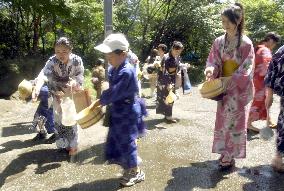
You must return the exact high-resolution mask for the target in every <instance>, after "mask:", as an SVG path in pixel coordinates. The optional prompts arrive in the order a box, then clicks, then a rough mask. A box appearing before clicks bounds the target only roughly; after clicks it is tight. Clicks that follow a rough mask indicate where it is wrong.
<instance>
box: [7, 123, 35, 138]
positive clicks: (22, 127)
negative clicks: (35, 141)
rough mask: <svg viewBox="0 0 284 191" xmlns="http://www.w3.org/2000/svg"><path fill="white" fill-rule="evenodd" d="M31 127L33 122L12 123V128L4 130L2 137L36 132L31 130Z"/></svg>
mask: <svg viewBox="0 0 284 191" xmlns="http://www.w3.org/2000/svg"><path fill="white" fill-rule="evenodd" d="M31 125H32V122H23V123H11V126H9V127H3V128H2V137H10V136H16V135H25V134H30V133H33V132H34V131H33V130H32V129H31V128H30V127H31Z"/></svg>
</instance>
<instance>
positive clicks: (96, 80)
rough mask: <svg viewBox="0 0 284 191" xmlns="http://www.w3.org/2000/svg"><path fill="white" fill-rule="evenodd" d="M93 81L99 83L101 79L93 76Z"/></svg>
mask: <svg viewBox="0 0 284 191" xmlns="http://www.w3.org/2000/svg"><path fill="white" fill-rule="evenodd" d="M91 82H92V83H93V84H97V83H98V82H99V79H98V78H96V77H93V78H92V79H91Z"/></svg>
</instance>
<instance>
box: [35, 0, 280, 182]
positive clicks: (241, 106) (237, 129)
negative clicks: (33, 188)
mask: <svg viewBox="0 0 284 191" xmlns="http://www.w3.org/2000/svg"><path fill="white" fill-rule="evenodd" d="M221 20H222V25H223V28H224V30H225V34H224V35H222V36H220V37H218V38H216V39H215V41H214V42H213V45H212V48H211V50H210V53H209V56H208V59H207V62H206V68H205V71H204V74H205V76H206V80H208V81H210V80H214V79H217V78H220V77H223V76H228V77H229V83H228V86H227V88H226V92H225V94H224V95H223V96H222V97H221V98H220V99H219V101H218V103H217V112H216V121H215V129H214V138H213V146H212V152H213V153H218V154H220V158H219V167H220V169H221V170H226V169H230V168H232V167H233V166H234V165H235V159H236V158H245V157H246V142H247V130H252V131H255V132H258V131H259V129H258V128H256V127H254V126H253V125H252V122H254V121H256V120H267V121H268V122H269V125H270V127H271V128H277V143H276V147H277V152H276V155H275V158H274V159H273V162H272V166H273V168H274V169H275V170H276V171H279V172H284V166H283V161H282V156H283V154H284V122H283V121H284V120H283V119H284V114H283V112H284V100H283V96H284V95H283V94H284V93H283V92H284V91H283V90H284V89H283V88H284V86H283V84H284V83H283V82H282V76H283V75H282V72H283V69H282V67H283V66H282V65H283V61H284V46H282V47H281V48H280V49H279V50H278V51H277V52H276V53H275V54H274V55H273V56H272V51H273V49H274V48H275V47H276V45H277V43H279V42H280V37H279V35H277V34H275V33H273V32H269V33H267V35H266V36H265V37H264V39H263V40H262V41H261V42H260V43H259V44H258V45H257V46H256V47H255V48H254V46H253V44H252V41H251V40H250V39H249V37H248V36H246V35H245V34H244V24H245V21H244V10H243V7H242V5H241V4H239V3H235V4H233V5H231V6H228V7H227V8H225V9H224V10H223V11H222V13H221ZM129 48H130V45H129V42H128V40H127V38H126V37H125V35H123V34H121V33H114V34H110V35H109V36H107V37H106V38H105V40H104V41H103V43H102V44H100V45H98V46H96V47H95V50H98V51H100V52H102V53H103V54H104V56H105V59H106V60H104V59H99V60H98V61H97V63H96V67H95V68H94V69H93V73H92V83H93V85H94V89H95V90H96V92H97V99H96V101H95V102H94V103H93V104H92V106H93V107H94V108H95V107H98V106H108V107H109V116H108V117H109V119H108V120H109V132H108V135H107V139H106V148H105V157H106V160H108V161H110V162H111V163H115V164H118V165H120V166H121V167H122V168H123V170H124V173H123V176H122V178H121V181H120V183H121V184H122V185H124V186H132V185H134V184H136V183H138V182H141V181H143V180H144V179H145V173H144V172H143V171H142V170H141V169H140V168H139V164H140V162H141V158H140V157H139V156H138V150H137V139H138V138H139V137H140V136H143V134H144V133H145V129H146V126H145V123H144V120H143V118H144V116H146V115H147V111H146V109H145V108H146V107H145V102H144V101H143V99H142V98H141V96H142V94H141V76H142V74H143V75H144V77H145V78H147V79H148V80H149V83H150V90H151V91H150V97H155V98H156V99H155V100H156V113H157V114H162V115H164V120H165V122H167V123H177V122H178V121H177V119H175V118H173V105H174V101H175V98H174V96H177V92H176V90H177V89H178V88H179V87H181V84H182V82H181V80H182V76H184V75H187V74H183V75H181V71H182V70H181V66H182V63H181V57H180V55H181V53H182V51H183V49H184V46H183V44H182V43H181V42H179V41H173V42H172V45H171V48H170V50H169V51H168V52H167V46H166V45H165V44H159V45H158V46H157V47H156V48H155V49H153V50H152V51H151V55H150V56H149V57H148V58H147V60H146V62H145V63H146V64H145V66H144V67H143V72H141V71H140V69H141V68H142V67H141V66H139V64H140V62H139V59H138V57H137V56H136V55H135V54H134V53H133V52H132V51H131V50H130V49H129ZM54 49H55V55H53V56H52V57H50V58H49V59H48V61H47V62H46V65H45V66H44V68H43V69H42V70H41V72H40V74H39V75H38V77H37V78H36V80H35V88H34V90H33V93H32V99H33V100H34V101H36V100H37V98H38V97H40V100H41V102H40V105H39V107H38V109H37V111H36V115H35V126H36V125H38V121H40V118H39V117H38V116H44V117H45V118H46V121H47V122H46V123H45V126H46V129H47V131H44V132H42V131H39V132H38V135H37V138H45V137H46V133H49V134H53V135H52V136H51V137H50V138H49V141H53V140H54V141H56V144H57V146H58V147H59V148H61V149H64V150H66V151H68V153H69V155H70V156H72V155H74V154H76V152H77V149H78V141H77V138H78V132H77V127H78V125H77V124H75V125H72V126H66V125H64V124H62V109H61V107H60V103H61V102H62V100H63V98H64V96H65V94H68V93H69V94H70V92H71V94H72V91H76V90H78V89H82V85H83V82H84V76H83V73H84V66H83V62H82V59H81V58H80V57H79V56H77V55H75V54H73V53H72V46H71V44H70V41H69V40H68V39H67V38H65V37H61V38H59V40H58V41H57V42H56V44H55V47H54ZM105 63H108V64H109V66H108V68H107V70H108V72H107V74H108V76H105V67H104V66H105ZM225 65H226V67H234V69H233V70H231V72H229V73H228V72H227V71H226V72H225V69H224V66H225ZM106 81H108V83H109V87H108V88H107V89H105V90H104V88H102V86H103V83H104V82H106ZM273 93H276V94H278V95H279V96H280V97H281V111H280V114H279V118H278V123H277V125H276V124H274V123H273V122H272V121H271V118H270V117H269V108H270V106H271V104H272V97H273ZM50 102H52V104H50Z"/></svg>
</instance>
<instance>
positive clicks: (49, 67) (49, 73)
mask: <svg viewBox="0 0 284 191" xmlns="http://www.w3.org/2000/svg"><path fill="white" fill-rule="evenodd" d="M54 64H55V63H54V62H53V59H52V58H50V59H48V61H47V62H46V63H45V66H44V67H43V69H42V71H41V75H42V76H45V77H46V79H47V80H48V81H52V80H53V79H52V77H53V72H54Z"/></svg>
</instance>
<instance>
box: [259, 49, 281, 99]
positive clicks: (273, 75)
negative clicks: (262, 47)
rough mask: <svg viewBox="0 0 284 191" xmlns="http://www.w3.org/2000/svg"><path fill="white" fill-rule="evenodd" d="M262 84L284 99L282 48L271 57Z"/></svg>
mask: <svg viewBox="0 0 284 191" xmlns="http://www.w3.org/2000/svg"><path fill="white" fill-rule="evenodd" d="M264 82H265V86H267V87H270V88H271V89H272V90H273V92H274V93H276V94H277V95H279V96H281V97H284V46H282V47H281V48H279V49H278V51H277V52H276V53H275V54H274V55H273V57H272V60H271V62H270V63H269V67H268V70H267V73H266V76H265V79H264Z"/></svg>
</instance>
